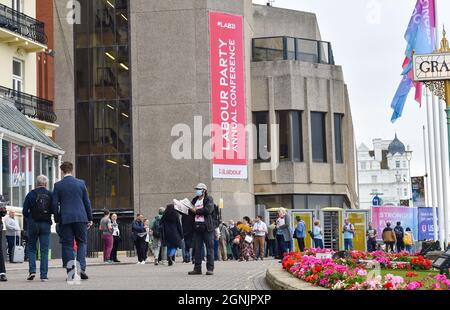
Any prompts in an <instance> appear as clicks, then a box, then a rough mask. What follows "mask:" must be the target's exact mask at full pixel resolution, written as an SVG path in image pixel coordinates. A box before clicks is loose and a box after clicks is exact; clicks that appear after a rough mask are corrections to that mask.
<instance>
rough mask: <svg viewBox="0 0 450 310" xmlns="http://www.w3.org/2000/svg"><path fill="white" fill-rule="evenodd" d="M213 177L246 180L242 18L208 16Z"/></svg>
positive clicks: (213, 13)
mask: <svg viewBox="0 0 450 310" xmlns="http://www.w3.org/2000/svg"><path fill="white" fill-rule="evenodd" d="M209 30H210V62H211V63H210V67H211V68H210V69H211V113H212V132H211V135H212V140H211V142H212V154H213V158H212V160H213V177H214V178H221V179H246V178H247V155H246V154H247V149H246V132H245V126H246V109H245V74H244V66H245V62H244V29H243V17H242V16H238V15H231V14H225V13H220V12H210V13H209Z"/></svg>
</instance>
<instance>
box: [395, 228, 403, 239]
mask: <svg viewBox="0 0 450 310" xmlns="http://www.w3.org/2000/svg"><path fill="white" fill-rule="evenodd" d="M394 232H395V237H396V238H397V240H402V238H403V229H401V228H400V227H395V228H394Z"/></svg>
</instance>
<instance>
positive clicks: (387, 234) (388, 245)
mask: <svg viewBox="0 0 450 310" xmlns="http://www.w3.org/2000/svg"><path fill="white" fill-rule="evenodd" d="M382 239H383V242H384V244H385V251H386V252H388V253H389V252H394V244H395V243H396V241H397V238H396V236H395V233H394V230H393V229H392V228H391V223H389V222H387V223H386V227H385V228H384V229H383V234H382Z"/></svg>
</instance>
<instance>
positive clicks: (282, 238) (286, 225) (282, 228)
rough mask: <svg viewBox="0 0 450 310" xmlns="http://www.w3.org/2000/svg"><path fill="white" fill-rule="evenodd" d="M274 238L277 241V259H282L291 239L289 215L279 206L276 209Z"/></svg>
mask: <svg viewBox="0 0 450 310" xmlns="http://www.w3.org/2000/svg"><path fill="white" fill-rule="evenodd" d="M276 223H277V230H276V238H277V243H278V257H277V258H278V259H283V256H284V254H285V253H287V252H288V251H289V244H290V242H291V240H292V234H291V231H290V217H289V215H288V214H287V212H286V209H284V208H280V209H279V210H278V218H277V221H276Z"/></svg>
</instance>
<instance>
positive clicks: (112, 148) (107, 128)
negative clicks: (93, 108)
mask: <svg viewBox="0 0 450 310" xmlns="http://www.w3.org/2000/svg"><path fill="white" fill-rule="evenodd" d="M104 109H105V115H104V116H105V119H104V130H103V137H102V138H101V140H102V142H103V144H104V148H105V149H104V152H105V154H115V153H117V152H118V147H117V136H118V133H119V127H118V126H117V114H118V113H117V112H118V109H117V106H116V102H115V101H112V102H106V103H105V108H104Z"/></svg>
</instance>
